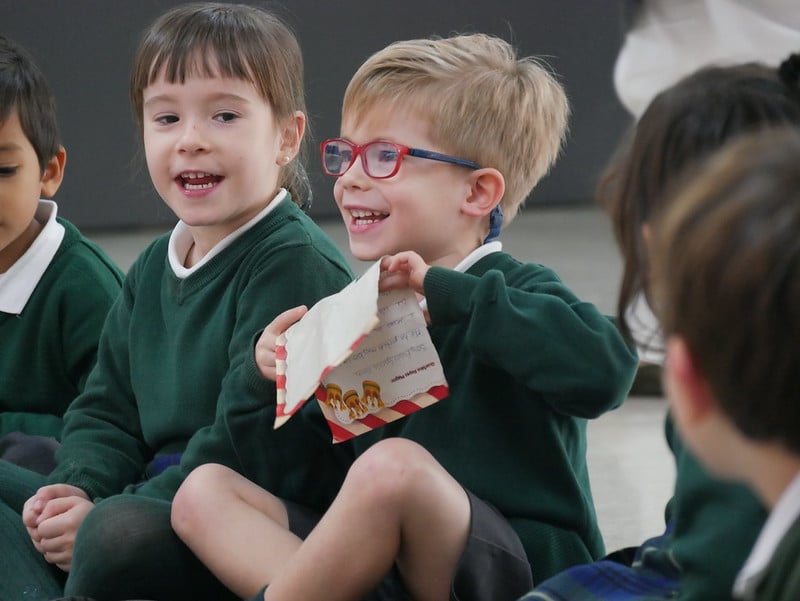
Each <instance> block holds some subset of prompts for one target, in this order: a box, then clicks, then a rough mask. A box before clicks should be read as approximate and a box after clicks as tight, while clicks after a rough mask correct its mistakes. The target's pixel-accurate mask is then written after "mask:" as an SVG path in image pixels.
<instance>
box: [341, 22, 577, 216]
mask: <svg viewBox="0 0 800 601" xmlns="http://www.w3.org/2000/svg"><path fill="white" fill-rule="evenodd" d="M378 106H381V107H384V106H387V107H390V108H392V107H393V108H402V109H405V110H409V111H411V112H413V113H414V114H415V115H418V116H420V117H421V118H423V119H425V120H427V121H428V124H429V128H430V129H429V134H430V137H431V139H432V141H433V142H434V143H435V144H437V145H439V146H441V149H442V150H443V151H445V152H447V153H451V154H455V155H457V156H459V157H460V158H464V159H468V160H470V161H474V162H475V163H478V164H479V165H481V167H494V168H495V169H497V170H498V171H500V173H502V174H503V177H504V178H505V182H506V190H505V194H504V195H503V198H502V199H501V207H502V209H503V212H504V214H505V222H506V223H508V222H509V221H510V220H511V219H512V218H513V217H514V216H515V215H516V213H517V211H518V210H519V208H520V206H521V205H522V203H523V202H524V200H525V198H526V197H527V196H528V194H529V193H530V192H531V190H532V189H533V187H534V186H535V185H536V184H537V183H538V181H539V180H540V179H541V178H542V177H543V176H544V175H545V174H546V173H547V171H548V170H549V169H550V167H551V165H552V164H553V163H554V161H555V159H556V157H557V156H558V154H559V152H560V150H561V145H562V143H563V140H564V136H565V133H566V128H567V119H568V117H569V105H568V103H567V98H566V95H565V93H564V89H563V88H562V86H561V85H560V84H559V83H558V82H557V81H556V79H555V77H554V76H553V75H552V73H551V72H550V70H549V69H548V68H547V67H546V65H545V64H544V63H543V62H542V61H541V60H539V59H537V58H535V57H523V58H519V57H518V56H517V53H516V51H515V50H514V48H513V47H512V46H511V45H510V44H509V43H507V42H506V41H504V40H501V39H499V38H497V37H493V36H489V35H485V34H472V35H457V36H453V37H449V38H430V39H419V40H408V41H402V42H395V43H393V44H390V45H389V46H387V47H386V48H384V49H383V50H380V51H379V52H376V53H375V54H373V55H372V56H371V57H370V58H369V59H367V61H366V62H365V63H364V64H363V65H362V66H361V67H360V68H359V69H358V71H356V73H355V75H353V78H352V79H351V80H350V83H349V84H348V86H347V90H346V91H345V95H344V102H343V105H342V121H343V123H344V122H345V121H346V120H347V119H348V118H360V117H361V116H362V115H367V114H368V113H369V111H371V110H373V109H374V108H376V107H378Z"/></svg>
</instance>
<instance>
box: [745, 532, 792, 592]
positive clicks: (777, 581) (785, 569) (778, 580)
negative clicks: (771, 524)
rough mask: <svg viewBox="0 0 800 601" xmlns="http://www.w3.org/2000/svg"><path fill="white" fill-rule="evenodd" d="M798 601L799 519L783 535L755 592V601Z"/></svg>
mask: <svg viewBox="0 0 800 601" xmlns="http://www.w3.org/2000/svg"><path fill="white" fill-rule="evenodd" d="M798 599H800V518H798V519H797V520H795V522H794V524H792V527H791V529H790V530H789V531H788V532H787V533H786V534H785V535H784V537H783V539H782V540H781V542H780V543H779V544H778V548H777V549H776V550H775V554H774V555H773V556H772V560H771V561H770V562H769V566H768V567H767V571H766V573H765V574H764V577H763V579H762V580H761V583H760V584H759V585H758V589H757V590H756V595H755V601H797V600H798Z"/></svg>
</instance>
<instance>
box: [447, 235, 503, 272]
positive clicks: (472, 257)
mask: <svg viewBox="0 0 800 601" xmlns="http://www.w3.org/2000/svg"><path fill="white" fill-rule="evenodd" d="M501 250H503V243H502V242H500V240H493V241H492V242H488V243H486V244H482V245H481V246H479V247H478V248H476V249H475V250H473V251H472V252H471V253H469V254H468V255H467V256H466V257H464V258H463V259H461V262H460V263H459V264H458V265H456V266H455V267H454V269H455V270H456V271H461V272H464V271H466V270H467V269H469V268H470V267H472V266H473V265H475V263H477V262H478V261H480V260H481V259H483V257H485V256H486V255H490V254H492V253H496V252H500V251H501Z"/></svg>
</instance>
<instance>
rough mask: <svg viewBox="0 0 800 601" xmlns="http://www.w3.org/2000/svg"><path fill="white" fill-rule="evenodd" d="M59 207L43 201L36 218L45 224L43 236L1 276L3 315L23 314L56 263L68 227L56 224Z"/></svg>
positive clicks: (0, 296) (0, 295) (0, 290)
mask: <svg viewBox="0 0 800 601" xmlns="http://www.w3.org/2000/svg"><path fill="white" fill-rule="evenodd" d="M57 214H58V205H56V203H55V202H53V201H52V200H40V201H39V206H38V208H37V209H36V215H35V217H34V218H35V219H36V221H38V222H39V223H42V224H44V227H42V230H41V231H40V232H39V235H38V236H36V239H35V240H34V241H33V244H31V245H30V247H29V248H28V250H26V251H25V254H23V255H22V256H21V257H20V258H19V259H18V260H17V262H16V263H14V264H13V265H12V266H11V267H10V268H9V269H8V271H6V272H5V273H3V274H0V312H2V313H10V314H11V315H19V314H20V313H22V310H23V309H24V308H25V305H26V304H27V303H28V300H30V298H31V295H32V294H33V291H34V290H35V289H36V286H37V285H38V284H39V280H41V279H42V276H43V275H44V272H45V271H47V268H48V267H49V265H50V262H51V261H52V260H53V257H54V256H55V254H56V252H58V247H59V246H61V241H62V240H63V239H64V233H65V230H64V226H63V225H61V224H60V223H58V222H57V221H56V215H57Z"/></svg>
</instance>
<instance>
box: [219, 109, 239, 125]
mask: <svg viewBox="0 0 800 601" xmlns="http://www.w3.org/2000/svg"><path fill="white" fill-rule="evenodd" d="M238 117H239V116H238V115H237V114H236V113H231V112H228V111H224V112H222V113H217V114H216V115H215V116H214V119H216V120H217V121H222V122H223V123H229V122H230V121H234V120H236V119H237V118H238Z"/></svg>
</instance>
